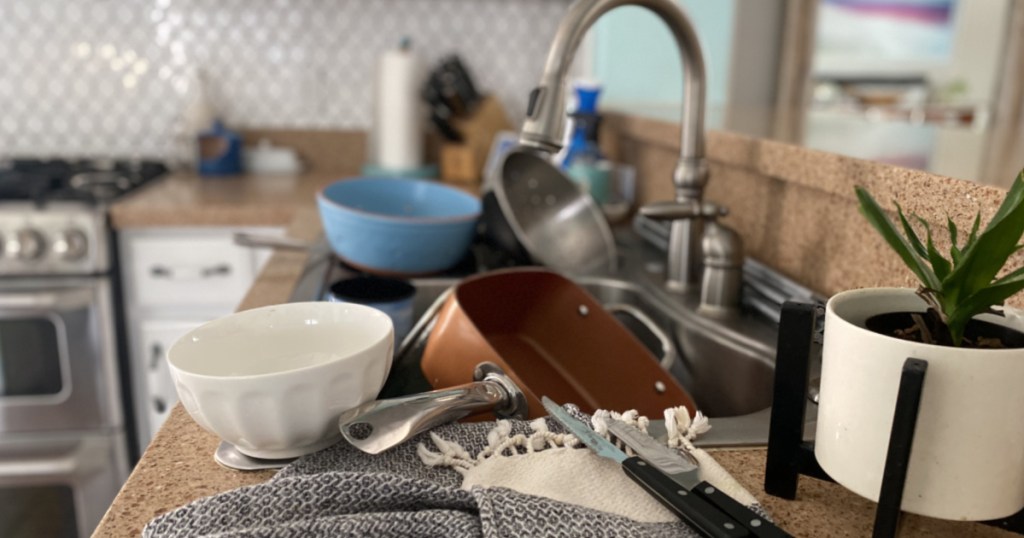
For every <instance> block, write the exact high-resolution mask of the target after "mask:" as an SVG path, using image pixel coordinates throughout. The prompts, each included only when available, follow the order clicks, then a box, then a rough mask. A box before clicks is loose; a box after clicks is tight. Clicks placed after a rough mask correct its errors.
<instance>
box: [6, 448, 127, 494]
mask: <svg viewBox="0 0 1024 538" xmlns="http://www.w3.org/2000/svg"><path fill="white" fill-rule="evenodd" d="M110 443H111V442H110V441H109V440H107V439H104V438H83V439H80V440H76V441H73V442H70V443H69V442H66V441H65V442H64V443H61V445H63V446H60V447H59V450H54V451H53V452H50V454H47V455H44V456H35V455H29V454H25V453H24V452H22V451H18V453H17V454H4V453H3V447H2V446H0V484H3V483H4V482H8V483H11V482H17V481H18V480H23V479H26V478H29V479H33V480H34V479H39V478H44V477H45V478H47V479H56V480H69V479H74V478H75V477H80V476H83V475H87V474H91V473H93V472H95V471H102V470H103V469H104V468H105V467H106V466H107V465H110V462H109V456H108V453H109V451H110V447H111V444H110ZM39 449H40V450H39V451H40V452H43V453H46V452H48V451H47V450H46V444H45V443H44V444H42V445H41V446H40V447H39Z"/></svg>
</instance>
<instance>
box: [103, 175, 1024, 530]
mask: <svg viewBox="0 0 1024 538" xmlns="http://www.w3.org/2000/svg"><path fill="white" fill-rule="evenodd" d="M174 185H175V183H174V182H171V183H170V184H169V185H165V186H163V187H160V188H163V189H168V190H167V191H166V192H176V190H175V189H177V188H178V187H174ZM221 187H223V188H224V189H226V190H225V191H220V190H219V189H220V188H221ZM204 188H206V186H205V184H204ZM214 190H216V191H217V192H218V193H220V194H218V195H216V196H213V195H211V196H209V197H200V198H203V199H204V200H205V201H206V202H210V201H211V200H215V199H217V198H218V197H220V196H223V198H222V199H221V200H222V201H221V202H218V203H223V200H227V199H230V194H229V193H228V192H227V191H229V190H230V188H229V184H228V183H223V184H218V185H217V189H214ZM179 196H181V197H182V198H181V199H187V200H191V199H196V198H193V196H194V194H186V193H183V192H182V193H180V194H179ZM256 199H257V200H262V201H259V202H257V203H256V204H255V207H257V208H259V209H256V210H257V211H263V210H264V208H265V207H269V206H273V205H275V204H273V203H270V201H271V200H272V199H273V196H267V197H266V198H259V197H257V198H256ZM143 201H144V200H138V201H136V203H137V204H138V206H131V210H130V211H129V210H124V211H123V212H121V215H120V216H121V218H122V219H124V220H122V221H121V223H120V224H121V226H126V225H147V224H146V223H150V224H148V225H153V224H151V223H152V222H154V221H155V220H157V219H154V218H153V213H150V215H149V217H150V218H149V219H147V220H141V221H140V220H133V219H142V217H143V216H144V213H137V212H136V211H141V210H142V209H143V208H142V206H144V205H145V204H143ZM206 202H204V204H203V205H202V209H200V210H199V213H198V214H204V213H203V212H204V211H205V212H208V213H205V214H208V215H210V219H209V220H204V221H202V222H213V223H216V224H228V223H229V222H230V223H231V224H253V222H252V221H246V222H241V221H238V222H236V221H233V220H230V219H229V218H228V217H226V216H225V214H220V215H219V216H216V217H214V212H215V211H214V209H212V208H215V207H221V206H218V203H206ZM263 204H265V205H263ZM251 210H253V209H252V208H251V207H250V208H246V207H241V208H234V209H230V210H227V209H226V211H227V213H226V214H227V215H230V216H231V219H233V218H241V217H242V216H245V215H246V212H247V211H251ZM154 211H155V210H154ZM289 211H290V214H291V217H290V218H291V222H290V226H289V235H291V236H293V237H296V238H300V239H313V238H315V237H316V236H317V235H318V234H319V233H320V225H319V219H318V217H317V214H316V212H315V210H314V209H312V208H311V207H308V206H303V205H301V204H300V205H298V206H295V207H293V208H291V209H290V210H289ZM161 218H164V217H161ZM243 220H244V219H243ZM160 222H164V223H165V224H164V225H176V224H184V222H182V221H181V220H180V219H179V220H177V221H175V220H173V219H172V218H171V216H169V215H168V216H167V217H166V220H160ZM190 223H193V224H194V222H190ZM305 261H306V255H305V254H304V253H290V252H279V253H276V254H274V257H273V258H271V260H270V262H269V263H268V264H267V266H266V268H265V269H264V271H263V272H262V273H261V275H260V277H259V279H258V280H257V281H256V283H255V284H254V285H253V287H252V289H251V290H250V291H249V294H248V295H247V297H246V298H245V300H244V301H243V302H242V304H241V305H240V307H239V309H240V310H245V309H249V308H254V307H258V306H263V305H268V304H275V303H281V302H284V301H287V300H288V298H289V296H290V294H291V291H292V288H293V287H294V285H295V282H296V280H297V278H298V275H299V274H300V272H301V270H302V268H303V266H304V264H305ZM217 444H218V439H217V438H216V437H215V436H214V435H212V434H209V433H207V432H205V431H204V430H202V429H201V428H200V427H199V426H198V425H197V424H196V423H195V422H193V421H192V419H191V418H190V417H189V416H188V414H187V413H186V412H185V411H184V409H183V408H182V407H181V406H180V405H177V406H175V408H174V410H173V412H172V413H171V416H170V418H169V419H168V420H167V422H166V423H165V424H164V426H163V427H162V428H161V430H160V431H159V432H158V433H157V435H156V437H155V438H154V440H153V442H152V443H151V444H150V445H149V448H148V449H147V450H146V452H145V454H144V455H143V457H142V460H141V461H140V462H139V464H138V465H137V466H136V468H135V470H134V471H133V472H132V475H131V477H130V478H129V479H128V482H127V483H126V484H125V485H124V487H123V488H122V490H121V492H120V494H119V495H118V496H117V498H116V499H115V501H114V503H113V505H112V506H111V507H110V510H109V511H108V512H107V514H106V516H105V517H104V518H103V521H102V522H101V523H100V526H99V527H98V528H97V530H96V532H95V534H94V536H100V537H118V536H138V535H139V534H140V532H141V531H142V528H143V526H144V525H145V524H146V523H147V522H148V521H149V520H150V519H152V518H153V517H155V516H157V515H159V514H161V513H164V512H167V511H169V510H171V509H173V508H176V507H178V506H181V505H183V504H186V503H188V502H190V501H193V500H195V499H197V498H200V497H204V496H208V495H213V494H215V493H219V492H222V491H226V490H229V489H232V488H236V487H239V486H244V485H249V484H256V483H260V482H264V481H266V480H267V479H269V478H270V477H271V476H272V472H270V471H261V472H250V473H243V472H237V471H230V470H227V469H224V468H222V467H220V466H219V465H217V464H216V463H215V462H214V460H213V451H214V449H215V448H216V447H217ZM714 456H715V457H716V458H717V459H718V461H719V462H720V463H721V464H722V465H723V466H724V467H725V468H726V469H727V470H729V471H730V472H731V473H732V474H733V475H734V476H735V477H736V478H737V479H738V480H739V481H740V482H741V483H742V484H743V485H744V486H746V487H747V488H748V489H749V490H750V491H751V492H752V493H753V494H754V495H755V496H756V497H758V498H759V499H760V500H761V502H762V503H764V505H765V506H766V507H767V508H768V510H770V511H771V513H772V514H773V515H774V517H775V518H776V520H777V521H778V522H779V523H780V524H781V525H782V526H783V527H784V528H785V529H786V530H788V531H789V532H790V533H792V534H794V535H796V536H805V537H841V536H849V537H852V536H869V535H870V533H871V527H872V523H873V517H874V507H875V505H874V504H873V503H871V502H869V501H866V500H864V499H862V498H860V497H858V496H856V495H855V494H853V493H850V492H848V491H847V490H845V489H843V488H842V487H841V486H838V485H836V484H829V483H824V482H820V481H817V480H814V479H810V478H804V479H802V481H801V486H800V490H799V494H798V497H799V498H798V500H796V501H786V500H782V499H778V498H775V497H771V496H769V495H767V494H765V493H764V490H763V489H762V482H763V477H764V475H763V472H764V460H765V450H764V449H741V450H717V451H715V452H714ZM901 536H935V537H939V536H958V537H975V536H978V537H982V536H1008V537H1009V536H1016V535H1015V534H1011V533H1008V532H1006V531H1002V530H998V529H995V528H992V527H987V526H983V525H978V524H972V523H962V522H949V521H939V520H934V519H928V518H922V517H917V516H905V517H904V519H903V527H902V533H901Z"/></svg>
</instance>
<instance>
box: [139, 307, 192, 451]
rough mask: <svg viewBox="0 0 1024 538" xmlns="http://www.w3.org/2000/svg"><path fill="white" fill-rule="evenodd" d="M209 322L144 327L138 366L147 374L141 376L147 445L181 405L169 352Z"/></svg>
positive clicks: (157, 323) (145, 324)
mask: <svg viewBox="0 0 1024 538" xmlns="http://www.w3.org/2000/svg"><path fill="white" fill-rule="evenodd" d="M205 321H207V320H205V319H197V320H185V321H164V320H159V321H143V322H142V323H141V324H140V328H139V332H140V336H141V338H140V343H141V346H142V352H141V353H139V354H138V356H137V359H139V360H140V361H141V364H140V363H137V364H136V365H135V367H136V368H138V369H139V370H140V371H141V372H142V373H143V375H142V376H139V377H140V378H141V380H142V381H143V383H144V387H142V393H143V394H144V396H145V400H144V401H145V405H144V408H143V409H140V410H138V411H139V413H138V414H139V417H138V420H139V423H140V424H139V437H140V442H142V444H141V445H140V446H147V445H148V444H149V441H151V440H152V439H153V436H154V435H155V434H156V432H157V430H159V429H160V426H161V425H163V423H164V420H166V419H167V415H169V414H170V412H171V408H172V407H174V404H175V403H177V402H178V393H177V391H176V390H175V389H174V382H173V381H172V380H171V372H170V369H169V367H168V365H167V350H168V349H169V348H170V347H171V346H172V345H174V343H175V342H177V341H178V339H179V338H181V337H182V336H184V335H185V333H187V332H188V331H190V330H192V329H194V328H196V327H198V326H199V325H201V324H203V323H204V322H205Z"/></svg>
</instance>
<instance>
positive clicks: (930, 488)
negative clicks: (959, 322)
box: [814, 288, 1024, 521]
mask: <svg viewBox="0 0 1024 538" xmlns="http://www.w3.org/2000/svg"><path fill="white" fill-rule="evenodd" d="M924 310H925V307H924V302H923V301H922V300H921V299H920V298H918V297H917V296H916V295H915V294H914V291H913V290H910V289H900V288H875V289H863V290H852V291H846V292H843V293H840V294H837V295H836V296H834V297H832V298H831V299H830V300H829V302H828V306H827V308H826V314H825V340H824V349H823V358H822V361H823V364H822V374H821V394H820V400H819V404H818V424H817V434H816V439H815V447H814V454H815V456H816V457H817V460H818V463H819V464H821V467H822V468H823V469H824V470H825V471H826V472H827V473H828V474H829V475H830V476H831V477H832V478H833V479H835V480H836V482H838V483H840V484H842V485H843V486H845V487H846V488H847V489H849V490H851V491H853V492H854V493H857V494H858V495H861V496H863V497H866V498H868V499H871V500H873V501H877V500H878V493H879V489H880V488H881V484H882V471H883V469H884V466H885V456H886V451H887V448H888V443H889V434H890V430H891V428H892V418H893V411H894V409H895V406H896V392H897V389H898V387H899V381H900V374H901V371H902V368H903V362H904V361H905V360H906V359H907V358H908V357H913V358H917V359H924V360H926V361H928V371H927V373H926V375H925V380H924V391H923V394H922V396H921V408H920V412H919V414H918V420H917V428H916V430H915V435H914V443H913V447H912V451H911V457H910V465H909V468H908V470H907V481H906V488H905V489H904V493H903V510H904V511H907V512H912V513H915V514H921V515H925V516H931V517H937V518H943V519H962V520H970V521H978V520H987V519H996V518H1002V517H1006V516H1009V515H1011V514H1014V513H1016V512H1017V511H1019V510H1020V509H1021V508H1022V507H1024V390H1022V389H1024V349H999V350H992V349H986V350H981V349H962V348H951V347H943V346H935V345H928V344H920V343H916V342H910V341H905V340H900V339H897V338H893V337H889V336H883V335H881V334H878V333H874V332H872V331H869V330H868V329H866V328H864V322H865V320H866V319H867V318H869V317H871V316H874V315H876V314H881V313H886V312H900V311H904V312H915V311H916V312H923V311H924ZM983 319H985V320H986V321H989V322H993V323H1001V324H1004V325H1005V324H1007V323H1006V322H1005V321H1004V320H1003V319H1002V318H999V317H997V316H986V317H984V318H983Z"/></svg>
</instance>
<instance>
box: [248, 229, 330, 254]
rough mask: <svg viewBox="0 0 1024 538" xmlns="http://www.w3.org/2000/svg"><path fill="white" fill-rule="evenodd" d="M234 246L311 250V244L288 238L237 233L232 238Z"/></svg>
mask: <svg viewBox="0 0 1024 538" xmlns="http://www.w3.org/2000/svg"><path fill="white" fill-rule="evenodd" d="M234 241H235V244H236V245H241V246H243V247H253V248H274V249H284V250H306V251H308V250H311V249H312V248H313V244H312V243H309V242H307V241H302V240H300V239H292V238H290V237H277V236H273V235H259V234H252V233H247V232H237V233H235V236H234Z"/></svg>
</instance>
